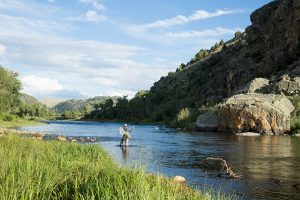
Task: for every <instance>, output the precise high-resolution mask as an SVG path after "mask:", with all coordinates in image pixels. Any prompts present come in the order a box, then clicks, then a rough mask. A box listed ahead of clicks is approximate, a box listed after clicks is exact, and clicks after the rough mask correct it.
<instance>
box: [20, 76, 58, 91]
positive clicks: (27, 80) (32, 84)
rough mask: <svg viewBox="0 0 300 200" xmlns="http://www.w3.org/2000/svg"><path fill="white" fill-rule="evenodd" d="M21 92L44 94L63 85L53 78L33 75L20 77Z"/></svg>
mask: <svg viewBox="0 0 300 200" xmlns="http://www.w3.org/2000/svg"><path fill="white" fill-rule="evenodd" d="M21 81H22V84H23V87H24V88H23V92H25V93H28V94H31V95H36V96H37V95H43V94H44V95H45V94H50V93H52V92H56V91H59V90H62V89H63V86H62V85H61V84H59V83H58V81H57V80H55V79H49V78H44V77H38V76H35V75H29V76H23V77H21Z"/></svg>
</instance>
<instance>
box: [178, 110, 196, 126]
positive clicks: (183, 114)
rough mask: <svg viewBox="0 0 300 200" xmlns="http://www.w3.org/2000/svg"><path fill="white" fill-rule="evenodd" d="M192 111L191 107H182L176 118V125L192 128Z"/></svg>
mask: <svg viewBox="0 0 300 200" xmlns="http://www.w3.org/2000/svg"><path fill="white" fill-rule="evenodd" d="M191 121H192V120H191V111H190V109H189V108H182V109H181V110H180V111H179V112H178V114H177V116H176V120H175V126H177V127H180V128H191Z"/></svg>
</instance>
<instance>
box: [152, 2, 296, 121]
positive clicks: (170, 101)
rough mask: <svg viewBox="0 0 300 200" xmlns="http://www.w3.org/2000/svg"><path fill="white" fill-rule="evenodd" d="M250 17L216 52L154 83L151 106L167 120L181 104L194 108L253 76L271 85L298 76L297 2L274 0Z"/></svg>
mask: <svg viewBox="0 0 300 200" xmlns="http://www.w3.org/2000/svg"><path fill="white" fill-rule="evenodd" d="M250 18H251V22H252V24H251V25H250V26H249V27H247V28H246V31H245V33H243V34H241V35H240V36H236V37H235V38H234V39H233V40H231V41H228V42H226V43H225V44H224V46H223V47H222V49H221V50H220V51H216V52H214V53H211V54H210V55H208V56H206V57H205V58H203V59H201V60H199V61H197V62H194V63H188V64H187V65H186V66H185V67H184V68H183V69H182V70H178V71H177V72H175V73H170V74H169V75H168V76H166V77H162V78H161V79H160V80H159V81H158V82H156V83H155V84H154V86H153V87H152V88H151V89H150V92H149V95H148V97H147V98H148V99H149V101H148V102H151V104H152V105H151V108H152V110H153V111H154V112H156V113H160V112H164V113H168V115H169V117H170V119H171V118H172V117H174V115H176V113H177V112H178V110H179V109H181V108H183V107H190V108H197V107H199V106H200V105H206V104H208V103H215V102H220V101H221V100H223V99H224V98H228V97H230V96H232V95H234V94H237V93H239V91H240V89H241V86H243V85H247V84H249V82H250V81H252V80H253V79H255V78H257V77H260V78H264V79H266V80H267V82H268V84H269V83H271V82H272V84H273V85H276V84H277V85H278V82H279V81H281V80H282V78H281V77H282V76H283V75H288V76H289V77H290V79H291V80H294V79H297V77H299V76H300V1H299V0H278V1H273V2H271V3H269V4H267V5H265V6H263V7H262V8H260V9H258V10H256V11H255V12H253V13H252V14H251V17H250ZM296 85H297V84H296ZM268 91H271V90H268ZM296 91H297V89H296ZM295 95H297V92H296V93H295ZM158 119H159V117H158Z"/></svg>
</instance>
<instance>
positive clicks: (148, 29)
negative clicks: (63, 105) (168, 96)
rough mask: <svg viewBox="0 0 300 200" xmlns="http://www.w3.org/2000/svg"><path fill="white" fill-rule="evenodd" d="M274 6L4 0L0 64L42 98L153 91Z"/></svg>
mask: <svg viewBox="0 0 300 200" xmlns="http://www.w3.org/2000/svg"><path fill="white" fill-rule="evenodd" d="M268 2H270V0H247V1H236V0H226V1H220V0H189V1H183V0H151V1H141V0H127V1H121V0H39V1H38V0H0V23H1V31H0V64H1V65H3V66H5V67H7V68H9V69H12V70H15V71H18V72H19V73H20V79H21V81H22V83H23V91H24V92H26V93H28V94H31V95H33V96H35V97H37V98H39V99H45V98H51V99H53V98H55V99H57V98H59V99H67V98H83V97H92V96H98V95H119V96H121V95H128V96H129V97H132V96H133V95H134V94H135V93H136V92H137V91H139V90H142V89H149V88H150V87H151V86H152V85H153V83H154V82H155V81H157V80H158V79H159V78H160V77H161V76H164V75H166V74H167V73H168V72H169V71H174V70H175V69H176V68H177V67H178V66H179V64H180V63H182V62H183V63H186V62H188V61H189V60H190V59H191V58H192V57H193V56H194V55H195V54H196V53H197V51H199V50H200V49H202V48H210V46H212V45H213V44H214V43H215V42H217V41H220V40H221V39H224V40H228V39H230V38H232V37H233V35H234V32H236V31H237V30H241V31H243V30H244V29H245V28H246V27H247V26H248V25H250V17H249V16H250V14H251V13H252V12H253V11H254V10H256V9H257V8H259V7H261V6H262V5H264V4H266V3H268Z"/></svg>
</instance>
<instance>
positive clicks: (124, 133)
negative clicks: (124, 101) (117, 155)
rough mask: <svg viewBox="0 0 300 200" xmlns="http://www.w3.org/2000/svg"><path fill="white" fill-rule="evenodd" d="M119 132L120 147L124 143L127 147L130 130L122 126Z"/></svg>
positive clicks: (125, 125)
mask: <svg viewBox="0 0 300 200" xmlns="http://www.w3.org/2000/svg"><path fill="white" fill-rule="evenodd" d="M121 132H122V139H121V141H120V145H123V144H124V142H125V146H127V147H128V142H129V138H130V132H131V130H130V129H129V128H128V126H127V124H124V126H123V127H122V131H121Z"/></svg>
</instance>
